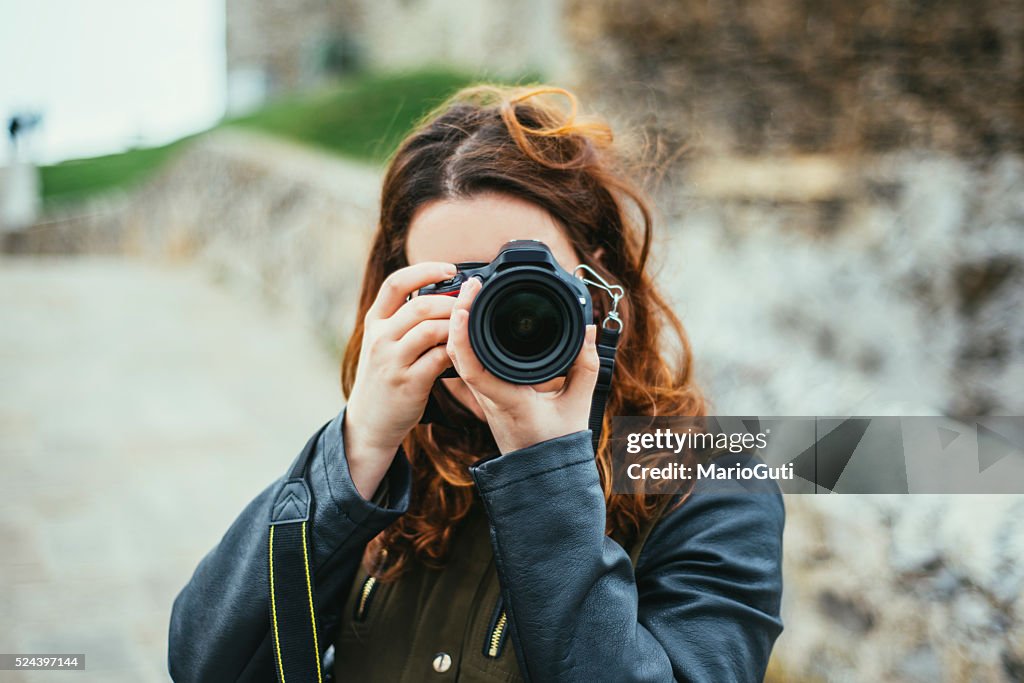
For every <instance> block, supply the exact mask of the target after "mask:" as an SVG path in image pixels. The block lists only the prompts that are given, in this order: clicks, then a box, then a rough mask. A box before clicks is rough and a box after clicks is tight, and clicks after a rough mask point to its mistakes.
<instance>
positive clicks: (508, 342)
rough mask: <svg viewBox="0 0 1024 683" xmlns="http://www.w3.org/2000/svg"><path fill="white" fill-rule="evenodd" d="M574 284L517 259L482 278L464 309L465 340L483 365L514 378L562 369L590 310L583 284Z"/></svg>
mask: <svg viewBox="0 0 1024 683" xmlns="http://www.w3.org/2000/svg"><path fill="white" fill-rule="evenodd" d="M575 284H576V283H575V282H574V281H573V280H572V279H571V276H565V278H561V277H559V276H558V275H557V274H556V273H553V272H551V271H550V270H548V269H545V268H538V267H534V266H532V265H520V264H515V265H514V266H512V267H509V268H507V269H505V270H504V271H502V272H499V273H498V274H496V275H495V276H494V277H493V278H492V279H489V280H487V281H486V282H485V283H484V286H483V288H482V289H481V290H480V294H478V295H477V298H476V300H475V301H474V302H473V307H472V309H471V310H470V314H469V342H470V345H471V346H472V347H473V351H474V353H476V355H477V357H478V358H479V359H480V362H481V363H482V364H483V366H484V367H485V368H487V369H488V370H489V371H490V372H492V373H493V374H495V375H497V376H498V377H500V378H501V379H503V380H505V381H507V382H514V383H516V384H540V383H542V382H546V381H548V380H549V379H552V378H554V377H559V376H563V375H565V373H566V372H567V371H568V369H569V367H570V366H571V365H572V362H573V360H575V358H576V356H577V355H579V350H580V347H581V346H582V344H583V335H584V333H585V332H586V322H587V318H588V317H589V316H590V311H591V309H590V305H589V301H590V300H589V297H588V296H587V291H586V289H585V288H582V286H581V287H580V288H579V289H576V288H574V286H573V285H575Z"/></svg>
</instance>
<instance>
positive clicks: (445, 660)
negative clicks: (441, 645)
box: [434, 652, 452, 674]
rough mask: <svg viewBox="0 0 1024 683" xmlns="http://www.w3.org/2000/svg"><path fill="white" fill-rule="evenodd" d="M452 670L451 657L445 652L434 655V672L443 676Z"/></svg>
mask: <svg viewBox="0 0 1024 683" xmlns="http://www.w3.org/2000/svg"><path fill="white" fill-rule="evenodd" d="M450 668H452V656H451V655H450V654H448V653H447V652H438V653H437V654H436V655H434V671H436V672H437V673H439V674H443V673H444V672H445V671H447V670H448V669H450Z"/></svg>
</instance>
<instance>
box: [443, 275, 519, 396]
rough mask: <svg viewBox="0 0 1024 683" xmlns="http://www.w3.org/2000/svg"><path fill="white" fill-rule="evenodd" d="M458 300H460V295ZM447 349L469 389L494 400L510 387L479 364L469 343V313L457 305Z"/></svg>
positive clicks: (453, 314) (449, 331) (453, 313)
mask: <svg viewBox="0 0 1024 683" xmlns="http://www.w3.org/2000/svg"><path fill="white" fill-rule="evenodd" d="M467 285H468V283H467ZM465 287H466V285H464V286H463V289H465ZM459 298H462V295H461V294H460V295H459ZM447 349H448V356H449V357H450V358H451V359H452V364H453V365H454V366H455V370H456V371H457V372H458V373H459V377H461V378H462V379H463V381H465V382H466V384H468V385H469V386H470V388H471V389H474V390H476V391H479V392H481V393H483V394H485V395H487V396H490V397H491V398H494V397H497V396H501V395H502V393H503V389H504V388H505V387H506V386H510V385H508V383H507V382H503V381H502V380H500V379H498V378H497V377H495V376H494V375H492V374H491V373H489V372H487V370H486V369H485V368H484V366H483V365H482V364H481V363H480V359H479V358H477V357H476V354H475V353H474V352H473V347H472V345H471V344H470V343H469V313H468V312H467V311H466V310H465V309H464V308H460V307H459V305H458V303H456V305H455V310H454V311H453V312H452V317H451V321H450V327H449V330H448V346H447Z"/></svg>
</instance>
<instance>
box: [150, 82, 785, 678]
mask: <svg viewBox="0 0 1024 683" xmlns="http://www.w3.org/2000/svg"><path fill="white" fill-rule="evenodd" d="M558 96H560V97H562V98H567V99H568V102H569V103H570V105H571V111H570V112H569V113H568V114H566V113H564V108H563V107H560V106H557V104H558V101H557V97H558ZM562 101H563V102H564V100H562ZM624 168H625V167H624V159H623V158H622V157H621V156H620V152H618V151H617V148H616V146H615V145H614V144H613V140H612V134H611V131H610V129H609V128H608V127H607V125H605V124H604V123H602V122H600V121H599V120H596V119H590V120H583V119H581V118H579V117H577V116H576V100H575V98H574V97H573V96H572V95H571V94H570V93H568V92H566V91H564V90H560V89H555V88H534V89H524V88H515V89H506V88H496V87H489V86H487V87H476V88H471V89H467V90H465V91H462V92H460V93H458V94H457V95H455V96H454V97H453V98H452V99H451V100H449V101H448V102H447V103H446V104H445V105H444V106H442V107H441V108H440V109H438V110H437V111H435V112H434V113H433V114H431V115H430V116H429V117H428V118H427V119H425V121H424V122H423V123H422V124H421V125H420V126H419V127H418V128H417V129H416V130H415V131H414V132H413V133H411V134H410V135H409V136H408V138H407V139H406V140H405V141H404V142H403V144H402V145H401V146H400V148H399V149H398V150H397V152H396V153H395V155H394V157H393V158H392V160H391V162H390V164H389V166H388V168H387V171H386V174H385V177H384V184H383V192H382V199H381V213H380V224H379V227H378V230H377V233H376V237H375V239H374V241H373V245H372V247H371V250H370V256H369V262H368V265H367V268H366V272H365V276H364V279H363V289H362V296H361V298H360V302H359V318H358V323H357V325H356V329H355V331H354V333H353V335H352V338H351V340H350V342H349V345H348V348H347V349H346V352H345V357H344V361H343V368H342V383H343V387H344V390H345V393H346V395H347V397H348V401H347V404H346V407H345V409H344V410H342V411H341V413H340V414H339V415H338V416H337V417H335V418H334V419H333V420H332V421H331V422H330V423H329V424H328V425H327V426H326V428H325V429H324V430H323V431H322V433H320V434H319V436H318V437H317V438H316V439H315V440H314V441H313V442H312V445H313V450H312V451H311V459H310V461H309V471H308V480H309V486H310V489H311V492H312V498H313V501H314V504H313V508H312V509H313V512H312V514H311V517H310V520H309V522H308V523H309V525H310V527H309V529H310V530H309V548H308V553H309V558H310V559H309V572H310V574H311V576H312V582H313V583H314V584H315V589H316V592H315V602H316V604H315V610H316V613H317V615H318V618H319V619H318V623H317V629H316V635H317V643H318V646H317V647H318V649H319V651H318V652H317V655H323V654H324V653H325V651H326V650H329V649H332V650H333V661H331V659H330V656H329V653H328V656H327V657H325V658H324V661H323V666H322V667H321V668H320V671H319V672H318V673H317V676H322V677H325V678H326V677H328V676H329V675H330V674H332V673H333V674H335V675H336V676H337V679H338V680H339V681H341V680H345V681H385V682H391V681H430V680H438V681H441V680H452V681H454V680H458V681H659V682H662V681H709V682H715V683H723V682H728V681H760V680H762V678H763V677H764V673H765V669H766V666H767V662H768V657H769V654H770V651H771V648H772V645H773V643H774V641H775V639H776V637H777V636H778V635H779V633H780V632H781V629H782V623H781V621H780V617H779V606H780V596H781V590H782V580H781V552H782V550H781V547H782V528H783V519H784V511H783V506H782V498H781V495H779V494H778V493H777V490H773V491H772V492H770V493H769V494H768V495H752V494H751V492H750V491H748V490H742V487H743V486H752V485H749V484H747V485H741V484H737V483H735V482H728V483H724V482H722V483H718V482H712V481H706V482H699V483H698V484H697V485H696V486H695V487H694V489H693V490H691V491H688V492H687V495H675V496H659V495H622V494H613V493H612V487H611V483H610V474H609V473H610V468H611V459H610V453H609V452H608V451H609V449H608V444H607V439H606V438H602V440H601V443H600V444H599V447H598V449H597V452H596V453H595V450H594V448H593V445H592V443H591V435H592V432H591V431H590V430H589V429H588V416H589V411H590V407H591V399H592V395H593V392H594V387H595V382H596V378H597V374H598V355H597V351H596V348H595V343H594V342H595V325H589V326H588V328H587V333H586V337H585V341H584V343H583V346H582V349H581V350H580V352H579V355H578V357H577V358H576V360H575V362H574V363H573V365H572V367H571V368H570V369H569V371H568V374H567V375H566V376H564V377H559V378H556V379H554V380H550V381H547V382H545V383H543V384H539V385H522V384H511V383H508V382H505V381H503V380H501V379H499V378H498V377H497V376H495V375H492V374H491V373H489V372H488V371H487V370H486V369H485V368H484V366H483V365H482V364H481V362H480V360H479V359H478V357H477V356H476V355H475V354H474V352H473V347H472V346H471V345H470V342H469V337H468V332H467V320H468V318H469V311H470V309H471V306H472V304H473V300H474V298H475V297H476V296H477V294H478V293H479V291H480V289H481V285H480V283H479V281H478V280H476V279H470V280H469V281H468V282H467V283H466V284H465V285H463V286H462V288H461V290H460V292H459V294H458V296H457V297H449V296H412V297H410V296H409V295H410V294H412V293H414V292H415V291H416V290H418V289H419V288H420V287H423V286H426V285H428V284H431V283H435V282H438V281H442V280H445V279H447V278H450V277H451V276H452V275H454V274H455V272H456V268H455V266H454V265H453V264H456V263H462V262H489V261H491V260H492V259H493V258H494V257H495V255H496V254H497V253H498V252H499V250H500V249H501V247H502V246H503V245H504V244H505V243H507V242H508V241H510V240H517V239H535V240H539V241H541V242H543V243H544V244H546V245H547V246H548V247H549V248H550V250H551V252H552V254H553V255H554V257H555V259H556V260H557V261H558V263H559V264H560V265H561V267H562V268H564V269H565V270H567V271H569V272H572V271H573V270H574V268H575V267H576V266H577V265H578V264H586V265H587V266H589V267H591V268H593V269H594V270H595V271H596V272H598V273H600V274H601V275H602V276H603V277H604V278H606V279H607V280H608V281H610V282H614V283H617V284H619V285H621V286H622V287H623V288H624V289H625V293H626V297H625V299H624V300H623V301H622V302H621V305H620V307H619V312H620V314H621V316H622V320H623V326H622V336H621V340H620V343H619V351H618V356H617V367H616V369H615V373H614V379H613V383H612V386H611V390H610V393H609V395H608V401H607V409H606V413H605V425H606V426H605V429H604V430H603V431H604V434H606V435H607V433H608V431H609V428H608V426H607V425H608V423H609V420H610V416H612V415H703V414H704V402H703V400H702V398H701V395H700V393H699V391H698V389H697V387H696V386H695V385H694V380H693V376H692V373H691V357H690V347H689V345H688V343H687V340H686V336H685V333H684V330H683V328H682V325H681V323H680V322H679V320H678V319H677V318H676V316H675V315H674V314H673V312H672V311H671V310H670V309H669V307H668V306H667V305H666V303H665V301H664V300H663V299H662V297H661V296H660V295H659V293H658V291H657V289H656V288H655V286H654V284H653V282H652V279H651V276H650V275H649V273H648V272H647V270H646V268H647V262H648V256H649V253H650V247H651V233H652V219H651V212H650V210H649V207H648V205H647V204H646V203H645V200H644V199H643V197H642V195H641V194H640V193H639V191H638V190H637V189H635V188H634V186H633V185H632V184H631V183H630V181H629V180H628V178H627V174H626V172H625V170H624ZM607 310H608V302H607V300H606V299H605V298H604V297H603V296H602V295H601V294H600V293H598V292H595V294H594V323H599V322H600V321H601V320H602V318H603V317H604V315H605V313H606V312H607ZM451 366H454V368H455V370H457V372H458V376H457V377H445V378H439V375H441V374H442V373H443V372H444V371H445V370H446V369H448V368H449V367H451ZM428 399H430V400H431V401H430V402H431V406H432V410H433V412H435V413H436V417H437V419H434V420H433V421H431V422H429V423H421V416H423V414H424V410H425V408H426V406H427V404H428ZM284 481H285V477H282V479H281V480H278V481H277V482H274V483H273V484H271V485H270V486H269V487H267V489H265V490H264V491H263V492H262V493H261V494H260V495H259V496H257V497H256V498H255V499H254V500H253V501H252V502H251V503H250V504H249V506H248V507H246V509H245V510H243V511H242V513H241V515H240V516H239V518H238V519H237V520H236V521H235V522H234V524H233V525H232V526H231V528H230V529H228V531H227V533H226V534H225V536H224V538H223V540H221V542H220V543H219V544H218V545H217V546H216V547H215V548H214V549H213V550H212V551H211V552H210V553H209V554H208V555H207V556H206V557H205V558H204V559H203V560H202V562H201V563H200V564H199V566H198V568H197V569H196V571H195V573H194V575H193V577H192V578H191V580H190V581H189V583H188V585H186V586H185V588H184V589H183V590H182V592H181V594H180V595H179V596H178V598H177V599H176V600H175V603H174V608H173V613H172V615H171V626H170V639H169V668H170V672H171V674H172V676H173V677H174V679H175V680H177V681H235V680H245V681H256V680H259V681H264V680H265V681H272V680H275V677H281V676H282V673H283V672H281V671H280V670H279V666H278V665H277V663H276V659H275V647H276V646H277V645H278V643H279V641H278V640H277V638H276V636H275V634H276V631H275V629H277V628H280V627H281V625H280V624H278V623H277V622H276V621H275V619H276V617H274V616H273V615H272V610H271V604H270V603H271V595H270V590H269V588H268V585H269V582H268V578H267V569H268V555H267V546H268V520H269V519H270V517H271V514H272V510H271V507H272V505H273V502H274V500H275V497H276V495H277V494H278V492H279V491H280V490H281V488H282V486H284ZM271 552H273V551H271ZM310 601H311V602H312V601H313V597H312V596H311V597H310ZM329 646H333V648H329ZM287 680H291V679H287Z"/></svg>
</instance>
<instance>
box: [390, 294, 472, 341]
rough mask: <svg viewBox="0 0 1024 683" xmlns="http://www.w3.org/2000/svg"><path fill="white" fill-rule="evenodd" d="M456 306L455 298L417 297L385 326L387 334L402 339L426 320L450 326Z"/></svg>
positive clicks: (442, 296) (433, 295) (403, 305)
mask: <svg viewBox="0 0 1024 683" xmlns="http://www.w3.org/2000/svg"><path fill="white" fill-rule="evenodd" d="M454 306H455V297H453V296H444V295H440V294H430V295H427V296H415V297H413V298H412V299H409V300H408V301H406V302H405V303H404V304H402V306H401V308H399V309H398V312H396V313H395V314H394V315H393V316H391V317H390V318H388V319H387V321H386V322H385V323H383V325H384V326H385V329H386V330H387V331H386V332H385V334H387V336H388V337H390V338H391V339H401V338H402V337H403V336H404V335H405V334H406V333H408V332H409V330H411V329H412V328H414V327H415V326H416V325H418V324H419V323H420V322H422V321H424V320H434V319H440V320H444V322H445V327H446V328H447V326H448V318H449V317H450V316H451V314H452V308H453V307H454Z"/></svg>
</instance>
